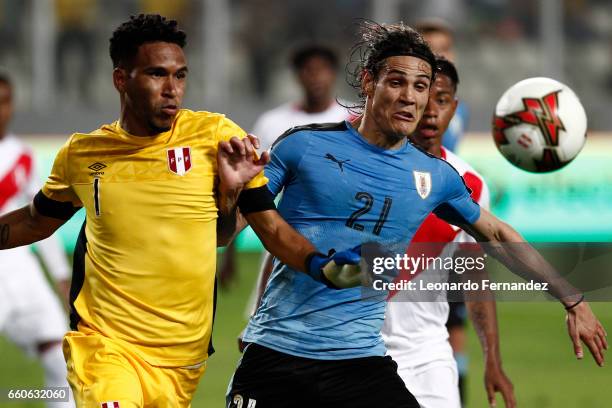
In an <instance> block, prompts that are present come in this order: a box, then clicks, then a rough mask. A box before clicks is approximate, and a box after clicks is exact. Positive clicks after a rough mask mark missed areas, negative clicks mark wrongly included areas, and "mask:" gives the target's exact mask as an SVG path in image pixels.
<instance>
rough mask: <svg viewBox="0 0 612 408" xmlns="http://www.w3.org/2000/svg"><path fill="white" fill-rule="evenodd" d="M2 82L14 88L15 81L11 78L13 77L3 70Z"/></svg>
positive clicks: (0, 73) (0, 82)
mask: <svg viewBox="0 0 612 408" xmlns="http://www.w3.org/2000/svg"><path fill="white" fill-rule="evenodd" d="M0 84H4V85H6V86H8V87H9V88H11V89H12V88H13V81H12V80H11V77H10V76H9V75H8V74H7V73H5V72H1V71H0Z"/></svg>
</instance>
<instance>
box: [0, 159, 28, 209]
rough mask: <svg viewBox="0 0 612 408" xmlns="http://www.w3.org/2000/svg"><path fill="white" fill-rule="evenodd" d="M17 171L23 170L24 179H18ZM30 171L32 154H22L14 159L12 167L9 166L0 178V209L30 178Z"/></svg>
mask: <svg viewBox="0 0 612 408" xmlns="http://www.w3.org/2000/svg"><path fill="white" fill-rule="evenodd" d="M18 172H23V173H22V175H23V176H25V180H19V179H18V176H17V174H18ZM31 173H32V156H30V155H29V154H25V153H24V154H22V155H21V156H19V159H17V161H15V164H14V165H13V167H11V168H10V169H9V170H8V171H7V172H6V174H5V175H4V177H3V178H2V179H1V180H0V209H2V207H4V205H5V204H6V203H7V202H8V201H9V200H10V199H11V198H13V197H15V196H16V195H17V194H19V192H20V190H21V189H22V188H24V186H25V183H26V182H27V181H28V180H29V179H30V174H31Z"/></svg>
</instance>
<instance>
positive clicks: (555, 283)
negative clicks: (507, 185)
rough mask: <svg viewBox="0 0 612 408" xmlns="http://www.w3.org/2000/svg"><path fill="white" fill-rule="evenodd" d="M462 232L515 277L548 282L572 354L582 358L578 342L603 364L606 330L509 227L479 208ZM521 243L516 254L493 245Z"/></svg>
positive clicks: (510, 247) (514, 250)
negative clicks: (562, 311) (561, 313)
mask: <svg viewBox="0 0 612 408" xmlns="http://www.w3.org/2000/svg"><path fill="white" fill-rule="evenodd" d="M462 228H464V230H465V231H467V232H468V233H470V234H471V235H472V236H473V237H474V238H476V239H477V240H478V241H481V242H489V243H490V244H491V245H487V246H486V247H487V248H486V250H487V252H488V253H490V255H492V256H494V257H495V258H496V259H497V260H499V261H500V262H501V263H503V264H504V265H505V266H506V267H507V268H508V269H510V270H511V271H512V272H514V273H516V274H517V275H519V276H521V277H524V278H528V279H534V280H538V281H541V282H548V283H549V288H550V292H551V294H552V295H554V296H555V297H557V298H558V299H559V300H560V301H561V302H562V303H563V305H564V306H565V307H566V309H567V310H568V311H567V317H566V322H567V328H568V333H569V335H570V338H571V340H572V342H573V344H574V353H575V354H576V357H578V358H579V359H581V358H583V356H584V353H583V350H582V345H581V342H580V341H581V340H582V342H584V343H585V344H586V345H587V347H588V348H589V350H590V352H591V354H592V355H593V358H594V359H595V361H596V362H597V364H598V365H600V366H602V365H603V363H604V354H603V352H604V350H607V348H608V343H607V340H606V336H607V334H606V331H605V330H604V328H603V326H602V325H601V323H600V322H599V320H598V319H597V317H595V315H594V314H593V312H592V311H591V307H590V306H589V305H588V303H587V302H585V301H584V297H583V296H582V295H580V294H579V293H577V290H576V289H575V288H574V287H572V286H571V285H570V284H569V283H568V282H567V281H566V280H565V279H563V278H562V277H561V276H559V274H558V273H557V271H556V270H555V269H554V268H553V267H552V266H551V265H550V264H549V263H548V262H547V261H546V260H545V259H544V258H543V257H542V256H541V255H540V254H539V253H538V251H536V250H535V249H533V247H531V246H530V245H528V244H527V243H526V241H525V240H524V239H523V237H521V235H520V234H519V233H518V232H516V231H515V230H514V229H513V228H512V227H511V226H509V225H508V224H506V223H504V222H502V221H501V220H499V219H498V218H496V217H495V216H494V215H492V214H491V213H490V212H488V211H487V210H485V209H481V212H480V218H479V219H478V220H477V221H476V222H475V223H473V224H471V225H466V226H462ZM502 242H505V243H525V245H521V246H520V251H519V250H517V248H516V246H513V245H496V244H499V243H502Z"/></svg>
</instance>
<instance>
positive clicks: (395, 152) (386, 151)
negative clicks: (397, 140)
mask: <svg viewBox="0 0 612 408" xmlns="http://www.w3.org/2000/svg"><path fill="white" fill-rule="evenodd" d="M344 123H345V124H346V127H347V129H348V131H349V133H350V134H351V135H352V136H353V138H354V139H356V140H357V141H358V143H359V144H361V145H362V146H364V147H366V148H367V149H369V150H372V151H374V152H376V153H384V154H388V155H392V156H396V155H401V154H403V153H405V152H406V151H407V150H409V149H410V143H408V141H407V140H404V144H403V145H402V146H401V147H400V148H399V149H383V148H382V147H378V146H376V145H373V144H372V143H370V142H368V141H367V140H366V138H365V137H363V136H362V135H361V133H359V132H358V131H357V129H355V128H354V127H353V125H351V124H350V122H349V121H348V120H345V121H344Z"/></svg>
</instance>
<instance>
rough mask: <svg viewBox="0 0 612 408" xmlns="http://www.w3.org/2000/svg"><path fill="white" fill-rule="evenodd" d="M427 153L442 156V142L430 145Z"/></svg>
mask: <svg viewBox="0 0 612 408" xmlns="http://www.w3.org/2000/svg"><path fill="white" fill-rule="evenodd" d="M427 153H429V154H433V155H434V156H436V157H442V144H441V143H434V144H433V145H431V146H429V148H428V149H427Z"/></svg>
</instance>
